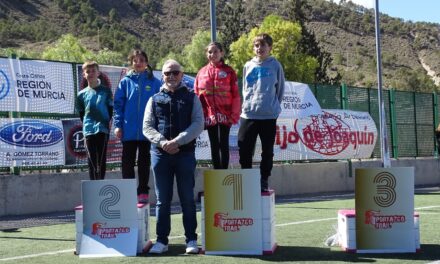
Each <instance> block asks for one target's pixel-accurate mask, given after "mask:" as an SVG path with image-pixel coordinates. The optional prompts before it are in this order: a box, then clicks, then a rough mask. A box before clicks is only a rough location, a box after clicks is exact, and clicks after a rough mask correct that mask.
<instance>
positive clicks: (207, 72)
mask: <svg viewBox="0 0 440 264" xmlns="http://www.w3.org/2000/svg"><path fill="white" fill-rule="evenodd" d="M194 92H195V93H196V94H197V95H198V96H199V98H200V101H201V103H202V107H203V114H204V116H205V127H210V126H215V125H216V124H223V125H227V126H231V125H232V124H236V123H237V122H238V120H239V119H240V109H241V105H240V94H239V93H238V83H237V74H236V73H235V71H234V69H232V68H231V67H230V66H229V65H226V64H224V63H223V62H219V63H218V64H216V65H213V64H211V63H209V64H207V65H206V66H204V67H203V68H201V69H200V70H199V72H198V73H197V76H196V80H195V82H194Z"/></svg>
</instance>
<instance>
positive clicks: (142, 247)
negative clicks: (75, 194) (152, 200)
mask: <svg viewBox="0 0 440 264" xmlns="http://www.w3.org/2000/svg"><path fill="white" fill-rule="evenodd" d="M149 219H150V204H149V203H147V204H141V203H138V204H137V221H138V227H139V232H138V239H137V253H143V252H145V251H146V250H147V249H148V248H149V247H150V246H151V241H150V234H149ZM75 226H76V248H75V254H76V255H79V254H80V249H81V238H82V235H83V226H84V223H83V206H82V205H79V206H77V207H75Z"/></svg>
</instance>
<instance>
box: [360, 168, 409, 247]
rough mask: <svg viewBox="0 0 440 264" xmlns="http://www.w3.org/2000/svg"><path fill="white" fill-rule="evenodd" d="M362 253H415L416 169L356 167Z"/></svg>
mask: <svg viewBox="0 0 440 264" xmlns="http://www.w3.org/2000/svg"><path fill="white" fill-rule="evenodd" d="M355 198H356V199H355V203H356V248H357V252H359V253H363V252H365V253H394V252H415V251H416V244H415V240H416V239H415V230H414V168H413V167H408V168H396V167H395V168H362V169H356V175H355Z"/></svg>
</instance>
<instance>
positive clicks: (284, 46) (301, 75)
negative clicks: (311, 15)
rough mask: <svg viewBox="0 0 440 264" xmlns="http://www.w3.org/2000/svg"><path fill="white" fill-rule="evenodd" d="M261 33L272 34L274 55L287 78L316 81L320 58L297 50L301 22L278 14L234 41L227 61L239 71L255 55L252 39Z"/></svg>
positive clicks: (269, 17)
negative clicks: (284, 18) (285, 18)
mask: <svg viewBox="0 0 440 264" xmlns="http://www.w3.org/2000/svg"><path fill="white" fill-rule="evenodd" d="M260 33H267V34H269V35H270V36H271V37H272V38H273V40H274V43H273V46H272V55H273V56H274V57H275V58H276V59H277V60H279V61H280V62H281V64H282V65H283V67H284V72H285V76H286V79H287V80H292V81H299V82H305V83H312V82H314V81H315V71H316V68H317V67H318V61H317V60H316V59H315V58H313V57H311V56H309V55H306V54H304V53H301V52H299V51H298V43H299V41H300V40H301V27H300V25H299V24H298V23H293V22H290V21H286V20H283V19H282V18H281V17H279V16H275V15H269V16H267V17H266V18H265V19H264V21H263V23H262V24H261V26H260V27H256V28H253V29H252V30H251V31H250V32H249V33H248V34H244V35H242V36H241V37H240V38H239V39H238V40H237V41H235V42H234V43H232V44H231V46H230V50H231V52H230V53H231V56H230V59H229V61H228V63H230V65H231V66H232V67H234V68H235V69H236V70H239V71H237V72H238V74H239V75H241V69H242V68H243V66H244V64H245V62H246V61H247V60H249V58H251V57H253V56H254V54H253V52H252V45H253V43H252V40H253V39H254V37H255V36H256V35H258V34H260Z"/></svg>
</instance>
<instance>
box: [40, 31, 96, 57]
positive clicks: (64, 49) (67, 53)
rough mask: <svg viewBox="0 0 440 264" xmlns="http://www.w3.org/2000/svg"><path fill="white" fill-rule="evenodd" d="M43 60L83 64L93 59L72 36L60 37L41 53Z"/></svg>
mask: <svg viewBox="0 0 440 264" xmlns="http://www.w3.org/2000/svg"><path fill="white" fill-rule="evenodd" d="M42 57H43V59H46V60H58V61H69V62H83V61H85V60H88V59H90V58H92V57H93V55H92V53H91V52H90V51H89V50H87V49H86V48H85V47H84V46H82V45H81V43H80V42H79V40H78V39H77V38H75V37H74V36H73V35H72V34H66V35H62V36H61V38H60V39H58V41H57V42H56V43H55V44H53V45H50V46H48V47H47V48H46V49H45V50H44V52H43V56H42Z"/></svg>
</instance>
